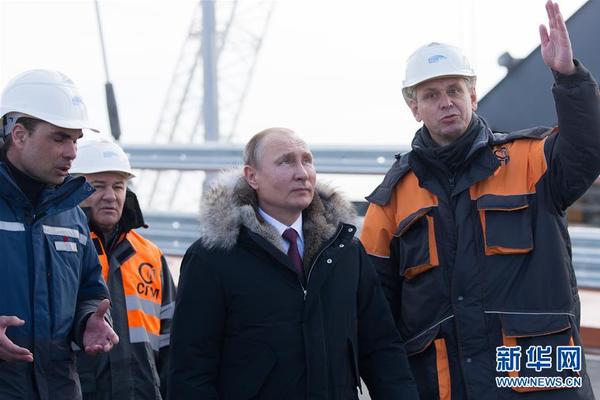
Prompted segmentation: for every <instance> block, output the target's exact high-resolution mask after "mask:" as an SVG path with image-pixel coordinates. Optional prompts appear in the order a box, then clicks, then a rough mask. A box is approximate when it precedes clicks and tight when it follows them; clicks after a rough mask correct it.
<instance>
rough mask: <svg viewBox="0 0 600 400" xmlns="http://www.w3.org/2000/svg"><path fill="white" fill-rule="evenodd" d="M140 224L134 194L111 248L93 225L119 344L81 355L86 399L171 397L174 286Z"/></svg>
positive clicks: (163, 263)
mask: <svg viewBox="0 0 600 400" xmlns="http://www.w3.org/2000/svg"><path fill="white" fill-rule="evenodd" d="M141 226H145V224H144V222H143V218H142V215H141V211H140V209H139V206H138V203H137V199H136V198H135V195H134V194H133V193H132V192H129V191H128V193H127V200H126V202H125V209H124V211H123V216H122V217H121V220H120V221H119V227H120V228H119V231H118V232H119V233H118V236H117V237H116V238H115V239H114V240H113V243H112V245H110V246H108V248H107V245H106V241H105V240H104V238H103V236H102V234H101V233H99V230H97V229H95V226H94V224H93V223H90V230H91V231H92V232H91V237H92V242H93V243H94V245H95V246H96V250H97V252H98V257H99V259H100V263H101V265H102V275H103V277H104V279H105V280H106V282H107V284H108V289H109V291H110V296H111V300H112V315H113V326H114V329H115V331H116V333H117V334H118V335H119V338H120V341H119V344H118V345H117V346H115V347H114V348H113V350H111V352H110V353H108V354H102V355H99V356H93V357H91V356H87V355H85V354H82V353H80V354H78V360H77V363H78V369H79V374H80V379H81V386H82V391H83V395H84V400H85V399H103V400H104V399H106V400H108V399H112V400H133V399H144V400H146V399H148V400H160V399H164V398H166V396H165V395H164V394H165V393H166V383H167V379H166V377H167V375H166V374H167V367H168V365H167V363H168V355H169V343H170V331H171V319H172V316H173V308H174V299H175V286H174V284H173V279H172V277H171V273H170V272H169V269H168V266H167V263H166V261H165V258H164V256H163V253H162V252H161V250H160V249H159V248H158V247H157V246H156V245H155V244H154V243H152V242H150V241H149V240H147V239H145V238H144V237H142V236H141V235H140V234H139V233H137V232H136V231H134V230H133V228H137V227H141ZM161 393H162V395H161Z"/></svg>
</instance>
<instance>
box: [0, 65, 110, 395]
mask: <svg viewBox="0 0 600 400" xmlns="http://www.w3.org/2000/svg"><path fill="white" fill-rule="evenodd" d="M0 116H1V117H2V121H1V122H2V123H1V124H0V127H1V129H0V131H1V135H0V137H1V138H2V149H1V153H2V154H1V161H0V254H1V255H2V259H1V261H0V399H2V400H4V399H27V400H28V399H32V400H33V399H35V400H38V399H39V400H50V399H57V400H59V399H60V400H70V399H80V398H81V389H80V387H79V379H78V377H77V372H76V370H75V363H74V355H73V352H72V351H71V342H72V341H74V342H75V343H76V344H77V345H78V346H80V347H82V348H83V349H85V351H86V352H87V353H89V354H97V353H100V352H106V351H109V350H110V349H111V348H112V346H113V345H114V344H116V343H118V340H119V339H118V337H117V335H116V334H115V333H114V331H113V330H112V328H111V327H110V325H109V323H108V322H107V320H108V316H107V311H108V308H109V306H110V302H109V300H108V291H107V289H106V285H105V284H104V282H103V280H102V276H101V268H100V265H99V263H98V256H97V254H96V251H95V249H94V246H93V244H92V243H91V241H90V239H89V230H88V225H87V219H86V218H85V215H84V214H83V212H82V211H81V209H79V208H78V207H77V205H78V204H79V203H80V202H81V201H82V200H84V199H85V198H87V197H88V196H89V195H90V194H91V193H92V192H93V188H92V187H91V186H90V185H88V184H87V183H86V182H85V179H84V178H83V177H79V178H73V177H71V176H69V173H68V171H69V168H70V167H71V163H72V161H73V160H74V159H75V156H76V153H77V144H76V143H77V139H79V138H80V137H81V135H82V129H85V128H89V125H88V118H87V111H86V108H85V104H84V103H83V101H82V99H81V97H80V96H79V94H78V93H77V89H76V88H75V86H74V84H73V82H72V81H71V80H70V79H69V78H68V77H66V76H65V75H63V74H61V73H60V72H55V71H47V70H33V71H27V72H24V73H22V74H20V75H18V76H17V77H15V78H14V79H13V80H12V81H10V82H9V83H8V84H7V86H6V87H5V89H4V91H3V92H2V97H1V99H0Z"/></svg>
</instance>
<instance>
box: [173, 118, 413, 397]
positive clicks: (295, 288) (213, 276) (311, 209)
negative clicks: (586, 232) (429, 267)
mask: <svg viewBox="0 0 600 400" xmlns="http://www.w3.org/2000/svg"><path fill="white" fill-rule="evenodd" d="M244 162H245V165H244V169H243V172H242V171H239V170H238V171H233V172H230V173H228V174H225V175H224V176H222V177H221V179H220V180H219V181H218V182H217V184H216V185H214V186H213V187H212V188H211V189H210V190H209V191H208V193H207V194H206V195H205V197H204V199H203V203H202V208H201V226H202V228H201V229H202V231H201V235H200V240H198V241H197V242H196V243H194V244H193V245H192V246H191V247H190V249H189V250H188V251H187V253H186V255H185V257H184V260H183V264H182V268H181V276H180V281H179V291H178V293H177V300H176V305H175V315H174V320H173V330H172V335H171V360H170V361H171V368H170V377H169V378H170V379H169V382H170V383H169V396H170V398H172V399H178V400H179V399H182V400H185V399H203V400H208V399H239V400H241V399H250V398H252V399H260V400H281V399H288V400H306V399H310V400H317V399H322V400H333V399H357V398H358V396H357V387H360V385H361V381H360V378H361V377H362V379H363V380H364V382H365V383H366V385H367V387H368V389H369V392H370V395H371V398H372V399H374V400H389V399H418V395H417V390H416V387H415V385H414V382H413V379H412V376H411V374H410V372H409V369H408V364H407V361H406V354H405V351H404V345H403V343H402V341H401V339H400V337H399V335H398V333H397V331H396V329H395V328H394V323H393V320H392V316H391V314H390V311H389V308H388V305H387V304H386V301H385V297H384V295H383V292H382V290H381V287H380V285H379V283H378V279H377V275H376V273H375V271H374V269H373V267H372V266H371V264H370V262H369V260H368V258H367V255H366V253H365V251H364V249H363V247H362V245H361V244H360V243H359V242H358V241H357V240H356V239H355V238H354V234H355V231H356V228H355V227H354V226H352V225H350V224H348V221H351V220H352V219H353V217H354V211H353V209H352V206H351V205H350V203H348V202H347V201H346V200H345V199H343V198H342V197H341V196H340V194H339V193H337V192H336V191H335V190H333V189H331V188H329V187H326V186H324V185H317V184H316V173H315V168H314V166H313V159H312V154H311V153H310V150H309V149H308V146H307V145H306V143H305V142H304V141H303V140H301V139H300V138H299V137H298V136H297V135H296V134H294V133H293V132H292V131H290V130H288V129H284V128H272V129H267V130H265V131H263V132H261V133H258V134H257V135H255V136H254V137H253V138H252V139H251V140H250V142H249V143H248V144H247V145H246V149H245V160H244Z"/></svg>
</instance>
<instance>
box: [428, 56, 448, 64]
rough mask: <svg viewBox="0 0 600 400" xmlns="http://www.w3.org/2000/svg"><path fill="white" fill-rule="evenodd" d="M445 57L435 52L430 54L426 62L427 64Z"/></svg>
mask: <svg viewBox="0 0 600 400" xmlns="http://www.w3.org/2000/svg"><path fill="white" fill-rule="evenodd" d="M446 59H447V57H446V56H444V55H441V54H436V55H435V56H431V57H429V58H428V59H427V62H428V63H429V64H435V63H436V62H439V61H442V60H446Z"/></svg>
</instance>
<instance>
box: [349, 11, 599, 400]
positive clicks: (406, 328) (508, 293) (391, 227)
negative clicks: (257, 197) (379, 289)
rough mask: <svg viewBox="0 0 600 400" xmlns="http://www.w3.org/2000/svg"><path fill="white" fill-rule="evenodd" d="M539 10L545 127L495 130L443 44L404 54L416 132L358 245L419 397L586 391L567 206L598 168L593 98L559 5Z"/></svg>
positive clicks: (479, 398) (462, 61) (563, 395)
mask: <svg viewBox="0 0 600 400" xmlns="http://www.w3.org/2000/svg"><path fill="white" fill-rule="evenodd" d="M546 9H547V13H548V19H549V30H548V29H546V27H545V26H543V25H542V26H541V27H540V37H541V51H542V57H543V59H544V62H545V63H546V65H547V66H548V67H549V68H550V69H551V70H552V72H553V73H554V76H555V84H554V87H553V88H552V92H553V94H554V99H555V102H556V110H557V114H558V127H556V128H554V129H549V128H543V127H538V128H533V129H527V130H522V131H518V132H511V133H499V132H492V131H491V130H490V129H489V128H488V127H487V125H486V123H485V121H484V120H483V119H481V118H480V117H479V116H477V115H476V114H475V113H474V111H475V110H476V108H477V94H476V92H475V73H474V72H473V69H472V68H471V66H470V65H469V62H468V60H467V59H466V57H465V56H464V55H463V54H462V52H461V50H460V49H458V48H456V47H454V46H449V45H444V44H440V43H432V44H430V45H428V46H424V47H422V48H420V49H418V50H417V51H415V53H414V54H413V55H412V56H411V58H409V60H408V63H407V70H406V80H405V81H404V83H403V86H404V88H403V94H404V97H405V100H406V102H407V104H408V106H409V107H410V109H411V111H412V113H413V115H414V117H415V118H416V119H417V121H419V122H421V121H422V122H423V127H422V128H421V129H419V130H418V131H417V133H416V135H415V138H414V140H413V143H412V151H410V152H409V153H407V154H403V155H402V156H401V157H399V158H398V160H397V161H396V163H395V164H394V165H393V166H392V168H391V169H390V171H389V172H388V174H387V175H386V177H385V178H384V181H383V183H382V184H381V185H380V186H379V187H378V188H377V189H375V191H374V192H373V193H372V194H371V195H370V196H369V197H368V199H369V201H370V202H371V204H370V206H369V209H368V211H367V215H366V217H365V222H364V226H363V230H362V234H361V241H362V242H363V244H364V245H365V249H366V250H367V252H368V253H369V255H370V256H371V257H372V260H374V262H375V264H376V268H377V269H378V272H379V273H380V277H381V279H382V282H383V287H384V290H385V292H386V296H387V298H388V301H389V303H390V305H391V309H392V312H393V314H394V317H395V319H396V323H397V326H398V329H399V331H400V334H401V335H402V336H403V337H404V338H405V339H406V343H405V344H406V351H407V353H408V358H409V363H410V366H411V369H412V372H413V375H414V377H415V381H416V383H417V386H418V388H419V393H420V395H421V398H423V399H442V400H447V399H452V400H457V399H458V400H463V399H473V400H496V399H515V400H516V399H544V400H552V399H557V400H574V399H582V400H583V399H586V400H590V399H593V398H594V395H593V393H592V389H591V386H590V381H589V378H588V376H587V373H586V368H585V360H584V358H583V353H582V351H581V347H580V345H581V341H580V337H579V310H580V307H579V297H578V295H577V282H576V280H575V274H574V272H573V264H572V260H571V246H570V240H569V236H568V231H567V226H566V218H565V210H566V209H567V207H568V206H569V205H570V204H572V203H573V202H574V201H575V200H576V199H577V198H578V197H579V196H581V195H582V194H583V193H584V192H585V190H586V189H587V188H588V187H589V186H590V185H591V184H592V182H593V181H594V179H596V177H597V176H598V174H599V173H600V97H599V92H598V85H597V84H596V82H595V81H594V79H593V77H592V76H591V75H590V73H589V72H588V71H587V70H586V69H585V68H584V67H583V65H582V64H581V63H580V62H578V61H576V60H573V53H572V50H571V43H570V40H569V35H568V32H567V28H566V26H565V23H564V21H563V19H562V16H561V13H560V11H559V9H558V5H557V4H556V3H553V2H552V1H548V3H547V4H546ZM496 28H497V27H496V26H494V27H493V29H496ZM502 29H510V28H509V27H506V26H504V27H503V28H502Z"/></svg>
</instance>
